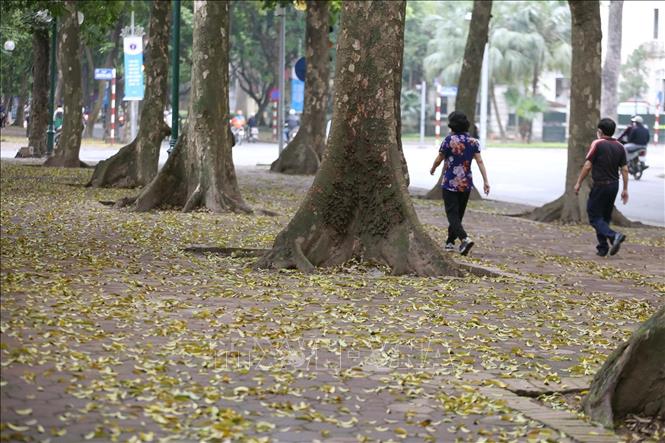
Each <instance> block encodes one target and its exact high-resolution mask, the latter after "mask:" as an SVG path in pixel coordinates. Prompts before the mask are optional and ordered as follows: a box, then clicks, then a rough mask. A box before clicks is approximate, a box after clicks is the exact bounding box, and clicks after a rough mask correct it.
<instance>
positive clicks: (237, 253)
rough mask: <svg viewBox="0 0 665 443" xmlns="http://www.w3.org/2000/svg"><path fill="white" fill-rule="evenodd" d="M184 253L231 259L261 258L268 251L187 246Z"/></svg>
mask: <svg viewBox="0 0 665 443" xmlns="http://www.w3.org/2000/svg"><path fill="white" fill-rule="evenodd" d="M183 251H185V252H191V253H193V254H215V255H221V256H232V257H261V256H263V255H265V253H266V252H268V251H270V249H255V248H220V247H216V246H189V247H187V248H185V249H183Z"/></svg>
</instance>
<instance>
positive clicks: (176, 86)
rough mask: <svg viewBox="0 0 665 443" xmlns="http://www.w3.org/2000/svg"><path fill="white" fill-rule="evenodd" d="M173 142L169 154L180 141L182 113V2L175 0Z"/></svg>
mask: <svg viewBox="0 0 665 443" xmlns="http://www.w3.org/2000/svg"><path fill="white" fill-rule="evenodd" d="M171 69H172V71H173V76H172V80H171V140H170V142H169V146H170V147H169V153H171V151H173V148H174V147H175V144H176V142H177V141H178V120H179V119H178V115H179V113H180V109H179V108H180V106H179V105H180V103H179V100H180V93H179V92H180V0H173V44H172V52H171Z"/></svg>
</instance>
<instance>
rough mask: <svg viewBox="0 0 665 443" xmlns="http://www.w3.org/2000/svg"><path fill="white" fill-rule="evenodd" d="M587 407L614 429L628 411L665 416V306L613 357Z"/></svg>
mask: <svg viewBox="0 0 665 443" xmlns="http://www.w3.org/2000/svg"><path fill="white" fill-rule="evenodd" d="M583 406H584V412H585V413H586V414H587V415H589V416H590V417H591V418H592V419H593V420H596V421H598V422H600V423H602V424H604V425H605V426H607V427H610V428H612V427H614V423H615V422H616V421H619V420H622V419H623V418H625V417H626V416H627V415H628V414H636V415H639V416H644V417H653V418H656V417H660V418H661V419H663V418H665V307H661V308H660V309H659V310H658V312H656V314H654V316H653V317H651V318H650V319H649V320H647V321H646V322H645V323H643V324H642V325H641V326H640V327H639V328H638V329H637V330H636V331H635V332H634V333H633V335H632V336H631V337H630V339H629V340H628V341H627V342H626V343H623V344H622V345H621V346H619V348H618V349H617V350H616V351H614V352H613V353H612V354H611V355H610V356H609V358H608V359H607V361H606V362H605V364H604V365H603V367H602V368H601V369H600V370H599V371H598V372H597V373H596V376H595V377H594V379H593V381H592V383H591V388H590V389H589V394H588V395H587V396H586V398H585V399H584V403H583Z"/></svg>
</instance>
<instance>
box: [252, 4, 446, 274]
mask: <svg viewBox="0 0 665 443" xmlns="http://www.w3.org/2000/svg"><path fill="white" fill-rule="evenodd" d="M405 4H406V3H405V2H404V1H390V2H343V3H342V18H341V23H342V30H341V32H340V39H339V42H338V47H337V64H336V72H335V79H336V81H335V97H334V101H333V103H334V111H333V115H334V117H333V124H332V130H331V134H330V138H329V140H328V147H327V150H326V153H325V155H324V157H323V161H322V163H321V167H320V168H319V171H318V172H317V174H316V177H315V179H314V183H313V185H312V187H311V188H310V190H309V191H308V193H307V196H306V197H305V200H304V201H303V203H302V204H301V206H300V208H299V209H298V212H297V213H296V215H295V216H294V218H293V219H292V220H291V222H290V223H289V225H288V226H287V227H286V228H285V229H284V230H283V231H282V232H280V234H279V235H278V236H277V238H276V240H275V243H274V245H273V248H272V250H271V251H270V252H269V253H268V254H266V255H265V256H264V257H262V258H261V259H260V260H259V261H258V262H257V264H256V266H257V267H259V268H298V269H300V270H302V271H311V270H313V269H314V267H317V266H335V265H339V264H342V263H345V262H347V261H348V260H351V259H354V258H355V259H359V260H363V261H365V262H369V263H380V264H384V265H387V266H389V267H390V268H391V270H392V272H393V273H394V274H405V273H415V274H419V275H441V274H448V275H458V272H459V271H458V269H457V266H456V265H455V263H454V262H452V261H450V260H449V259H448V258H447V257H445V256H444V254H443V253H442V251H441V250H440V249H439V248H438V247H437V245H436V244H435V243H434V242H433V241H432V239H431V238H430V237H429V235H427V233H426V232H425V230H424V229H423V227H422V226H421V224H420V222H419V221H418V217H417V215H416V212H415V210H414V208H413V204H412V203H411V199H410V198H409V194H408V191H407V186H408V173H407V171H406V162H405V160H404V155H403V152H402V144H401V126H400V90H401V79H402V53H403V49H404V18H405Z"/></svg>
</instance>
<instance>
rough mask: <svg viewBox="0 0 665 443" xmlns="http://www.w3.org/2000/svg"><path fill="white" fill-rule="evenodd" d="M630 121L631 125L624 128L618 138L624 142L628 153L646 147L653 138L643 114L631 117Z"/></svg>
mask: <svg viewBox="0 0 665 443" xmlns="http://www.w3.org/2000/svg"><path fill="white" fill-rule="evenodd" d="M630 122H631V123H630V126H628V127H627V128H626V129H624V131H623V132H622V133H621V135H620V136H619V137H618V140H619V141H622V142H623V143H624V145H623V146H624V148H626V151H627V152H628V153H631V152H634V151H636V150H638V149H642V148H644V147H646V145H648V144H649V140H650V138H651V135H650V134H649V130H648V129H647V128H646V126H644V120H642V117H641V116H639V115H635V116H633V118H631V119H630Z"/></svg>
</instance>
